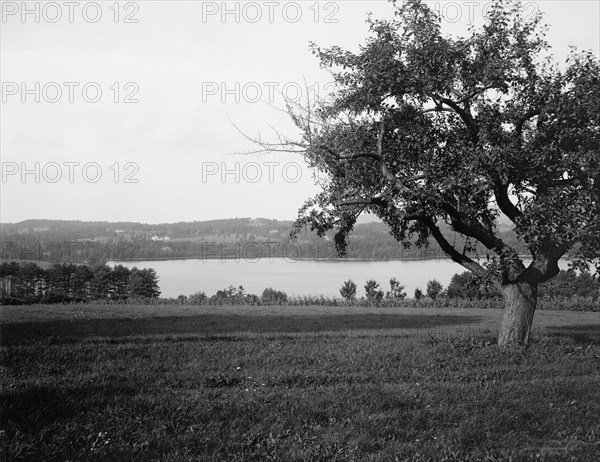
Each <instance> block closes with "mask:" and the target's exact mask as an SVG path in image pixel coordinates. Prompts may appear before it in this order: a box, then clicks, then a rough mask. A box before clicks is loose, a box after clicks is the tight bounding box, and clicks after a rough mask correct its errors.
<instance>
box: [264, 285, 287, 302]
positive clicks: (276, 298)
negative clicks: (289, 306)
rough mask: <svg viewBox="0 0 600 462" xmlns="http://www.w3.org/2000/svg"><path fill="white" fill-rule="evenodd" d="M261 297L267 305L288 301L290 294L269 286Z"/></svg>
mask: <svg viewBox="0 0 600 462" xmlns="http://www.w3.org/2000/svg"><path fill="white" fill-rule="evenodd" d="M260 299H261V301H262V303H264V304H266V305H280V304H283V303H286V302H287V300H288V296H287V294H286V293H285V292H282V291H279V290H275V289H272V288H271V287H268V288H266V289H265V290H264V291H263V293H262V296H261V297H260Z"/></svg>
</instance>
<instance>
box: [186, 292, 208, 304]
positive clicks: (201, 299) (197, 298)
mask: <svg viewBox="0 0 600 462" xmlns="http://www.w3.org/2000/svg"><path fill="white" fill-rule="evenodd" d="M207 300H208V297H207V296H206V294H205V293H204V292H196V293H195V294H192V295H190V296H189V297H188V303H189V304H190V305H204V304H205V303H206V301H207Z"/></svg>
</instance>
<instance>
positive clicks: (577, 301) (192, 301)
mask: <svg viewBox="0 0 600 462" xmlns="http://www.w3.org/2000/svg"><path fill="white" fill-rule="evenodd" d="M213 297H214V296H212V297H207V296H206V295H205V294H203V293H200V294H199V295H198V294H194V295H190V296H185V295H180V296H179V297H177V298H129V299H126V300H96V301H90V302H87V303H88V304H92V305H190V306H198V305H210V306H214V305H239V306H272V305H282V306H347V307H352V306H356V307H361V306H377V307H385V308H423V309H427V308H478V309H503V308H504V301H503V300H502V299H501V298H484V299H479V300H478V299H469V298H448V297H439V298H437V299H435V300H433V299H431V298H425V297H424V298H421V299H419V300H416V299H414V298H404V299H385V298H384V299H383V300H381V301H380V302H372V301H369V300H368V299H366V298H356V299H354V300H345V299H343V298H339V297H325V296H309V295H306V296H295V297H288V298H287V300H286V301H283V302H277V301H263V300H262V298H261V297H259V296H257V295H250V296H247V297H248V298H245V299H243V300H240V299H229V300H224V299H217V298H213ZM537 309H538V310H547V311H588V312H600V304H599V303H598V302H597V301H596V302H594V301H593V300H592V299H591V298H590V297H581V296H577V295H575V296H573V297H554V298H540V299H538V304H537Z"/></svg>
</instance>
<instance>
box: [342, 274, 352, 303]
mask: <svg viewBox="0 0 600 462" xmlns="http://www.w3.org/2000/svg"><path fill="white" fill-rule="evenodd" d="M340 295H341V296H342V298H343V299H344V300H348V301H350V300H354V299H355V298H356V284H355V283H354V281H353V280H352V279H348V280H347V281H346V282H344V283H343V284H342V288H341V289H340Z"/></svg>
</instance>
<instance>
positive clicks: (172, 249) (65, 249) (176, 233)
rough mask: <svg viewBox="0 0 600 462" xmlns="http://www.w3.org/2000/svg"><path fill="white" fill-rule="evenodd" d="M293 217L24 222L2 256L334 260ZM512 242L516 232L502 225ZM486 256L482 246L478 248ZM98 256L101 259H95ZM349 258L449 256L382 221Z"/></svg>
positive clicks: (370, 226)
mask: <svg viewBox="0 0 600 462" xmlns="http://www.w3.org/2000/svg"><path fill="white" fill-rule="evenodd" d="M291 226H292V222H291V221H282V220H272V219H266V218H230V219H222V220H209V221H193V222H179V223H162V224H146V223H134V222H115V223H111V222H86V221H62V220H26V221H22V222H20V223H7V224H0V243H1V245H2V254H1V255H0V258H3V259H17V260H19V259H21V260H23V259H25V260H44V261H52V260H59V261H74V262H82V261H86V260H90V259H91V258H92V257H93V259H100V258H101V259H104V260H147V259H174V258H261V257H263V258H264V257H289V258H309V259H314V258H319V259H328V258H337V254H336V252H335V248H334V245H333V239H332V238H333V234H332V233H330V234H329V235H327V236H325V237H324V238H319V237H318V236H317V235H316V234H315V233H314V232H311V231H310V230H308V229H307V230H305V231H304V232H303V233H301V235H300V236H299V237H298V238H297V239H295V240H293V241H290V237H289V233H290V230H291ZM501 230H502V231H501V234H502V237H503V238H504V239H505V240H506V241H507V242H515V241H516V235H515V234H514V232H512V231H511V230H510V229H509V228H505V227H503V228H501ZM443 232H444V234H445V235H446V237H447V238H448V240H450V242H453V243H456V244H457V245H458V246H459V247H465V243H464V239H463V238H462V236H460V235H459V234H457V233H455V232H454V231H452V230H451V229H449V228H448V227H447V226H446V227H444V228H443ZM476 252H479V253H480V254H481V255H485V254H484V252H483V249H479V250H476ZM98 254H100V256H98ZM347 258H353V259H368V260H390V259H431V258H444V255H443V254H442V253H441V251H440V249H439V247H438V246H437V244H432V245H430V247H429V248H427V249H415V248H411V249H404V248H403V247H402V246H401V245H400V244H399V243H398V242H397V241H395V240H394V238H393V237H392V236H391V235H390V234H389V232H388V228H387V227H386V226H385V225H384V224H383V223H381V222H368V223H359V224H357V225H356V227H355V229H354V232H353V233H352V235H351V237H350V244H349V246H348V255H347Z"/></svg>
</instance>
